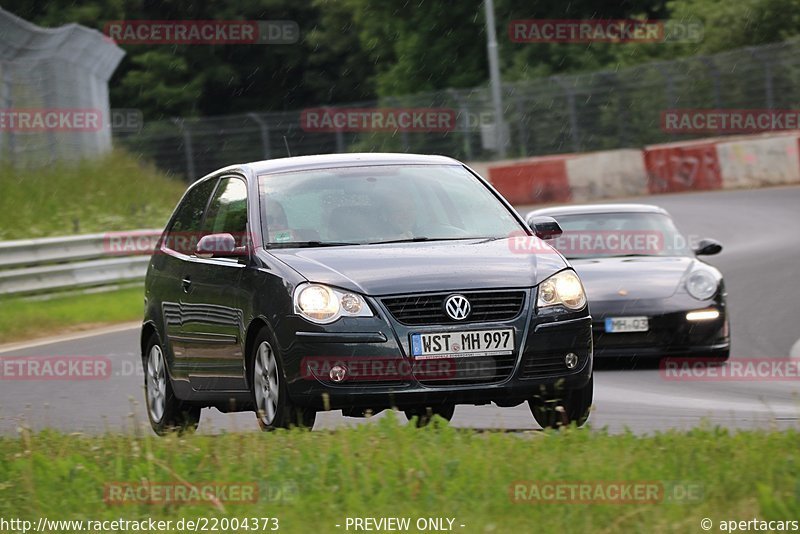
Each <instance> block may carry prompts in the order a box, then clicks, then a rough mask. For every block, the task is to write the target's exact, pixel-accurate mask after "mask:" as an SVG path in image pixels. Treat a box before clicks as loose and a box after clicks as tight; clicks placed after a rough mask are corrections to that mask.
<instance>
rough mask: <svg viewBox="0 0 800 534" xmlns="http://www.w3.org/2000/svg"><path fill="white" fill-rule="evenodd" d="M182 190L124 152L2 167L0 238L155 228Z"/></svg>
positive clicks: (148, 165) (0, 172)
mask: <svg viewBox="0 0 800 534" xmlns="http://www.w3.org/2000/svg"><path fill="white" fill-rule="evenodd" d="M185 188H186V184H184V183H183V182H181V181H179V180H176V179H170V178H168V177H166V176H165V175H164V174H162V173H161V172H160V171H158V170H157V169H156V168H155V167H154V166H152V165H151V164H148V163H145V162H143V161H140V160H137V159H136V158H134V157H133V156H131V155H128V154H126V153H124V152H114V153H112V154H109V155H107V156H104V157H102V158H99V159H95V160H84V161H81V162H79V163H72V164H67V163H63V164H58V165H54V166H52V167H46V168H42V169H36V170H20V169H14V168H11V167H8V166H4V167H0V241H2V240H9V239H25V238H33V237H44V236H56V235H70V234H80V233H91V232H106V231H114V230H131V229H136V228H158V227H161V226H163V225H164V224H165V223H166V220H167V218H168V217H169V214H170V213H171V212H172V210H173V208H174V207H175V205H176V204H177V201H178V199H179V198H180V195H181V194H182V192H183V191H184V190H185Z"/></svg>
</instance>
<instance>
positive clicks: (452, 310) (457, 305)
mask: <svg viewBox="0 0 800 534" xmlns="http://www.w3.org/2000/svg"><path fill="white" fill-rule="evenodd" d="M471 310H472V306H470V304H469V301H468V300H467V298H466V297H465V296H464V295H450V296H449V297H447V298H446V299H444V311H446V312H447V315H448V316H449V317H450V318H451V319H453V320H454V321H462V320H464V319H466V318H467V316H468V315H469V312H470V311H471Z"/></svg>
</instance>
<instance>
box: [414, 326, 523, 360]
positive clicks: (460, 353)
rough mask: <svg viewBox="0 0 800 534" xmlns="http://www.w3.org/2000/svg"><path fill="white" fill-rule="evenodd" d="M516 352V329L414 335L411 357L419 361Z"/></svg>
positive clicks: (501, 354)
mask: <svg viewBox="0 0 800 534" xmlns="http://www.w3.org/2000/svg"><path fill="white" fill-rule="evenodd" d="M513 352H514V330H513V329H511V328H508V329H503V330H469V331H463V332H441V333H436V334H411V354H412V356H414V358H416V359H418V360H430V359H434V358H468V357H472V356H503V355H506V354H513Z"/></svg>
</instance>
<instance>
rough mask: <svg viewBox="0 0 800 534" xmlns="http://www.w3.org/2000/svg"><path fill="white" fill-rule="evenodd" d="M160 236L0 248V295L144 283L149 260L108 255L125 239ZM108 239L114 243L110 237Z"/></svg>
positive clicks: (54, 240) (26, 242)
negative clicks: (140, 281) (114, 245)
mask: <svg viewBox="0 0 800 534" xmlns="http://www.w3.org/2000/svg"><path fill="white" fill-rule="evenodd" d="M159 233H160V230H136V231H132V232H122V233H113V234H89V235H79V236H68V237H47V238H42V239H21V240H18V241H4V242H0V295H22V294H31V293H46V292H53V291H62V290H69V289H81V288H89V287H101V286H106V285H116V284H122V283H129V282H136V281H139V280H143V279H144V276H145V273H146V271H147V264H148V262H149V261H150V256H149V255H146V254H143V253H142V252H141V251H138V253H136V254H131V253H130V252H128V253H126V252H125V251H124V250H113V247H112V246H110V245H111V244H112V243H113V242H112V241H111V240H112V239H114V240H115V241H114V242H119V240H124V239H125V238H126V236H130V237H131V238H140V237H141V236H142V235H158V234H159ZM112 236H113V237H112Z"/></svg>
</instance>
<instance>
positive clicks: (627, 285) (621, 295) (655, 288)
mask: <svg viewBox="0 0 800 534" xmlns="http://www.w3.org/2000/svg"><path fill="white" fill-rule="evenodd" d="M696 262H697V260H695V259H694V258H690V257H674V256H671V257H654V256H650V257H646V256H638V257H630V258H596V259H573V260H570V263H572V266H573V267H574V269H575V270H576V271H577V272H578V276H580V278H581V280H582V281H583V286H584V288H585V289H586V296H587V298H588V299H589V302H590V303H591V302H592V301H609V300H626V299H659V298H667V297H671V296H672V295H674V294H675V292H676V291H677V290H678V288H679V287H680V283H681V280H683V277H684V275H685V274H686V273H687V272H688V271H689V270H691V269H693V268H694V264H695V263H696ZM590 305H591V304H590Z"/></svg>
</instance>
